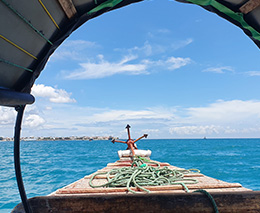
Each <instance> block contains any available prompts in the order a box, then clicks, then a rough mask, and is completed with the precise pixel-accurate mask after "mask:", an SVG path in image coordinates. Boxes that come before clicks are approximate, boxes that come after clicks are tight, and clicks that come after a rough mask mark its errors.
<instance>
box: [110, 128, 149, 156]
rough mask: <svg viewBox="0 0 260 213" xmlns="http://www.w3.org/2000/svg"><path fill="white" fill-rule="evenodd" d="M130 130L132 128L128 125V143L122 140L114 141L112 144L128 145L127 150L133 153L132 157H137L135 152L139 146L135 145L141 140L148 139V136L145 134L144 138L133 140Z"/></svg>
mask: <svg viewBox="0 0 260 213" xmlns="http://www.w3.org/2000/svg"><path fill="white" fill-rule="evenodd" d="M130 128H131V126H130V125H129V124H127V125H126V129H127V134H128V140H127V141H120V140H116V139H112V141H111V142H112V143H115V142H117V143H125V144H127V149H130V150H131V152H132V155H133V156H135V150H137V146H136V145H135V143H136V142H137V141H139V140H141V139H142V138H147V136H148V134H144V135H143V136H141V137H140V138H137V139H136V140H133V139H131V135H130Z"/></svg>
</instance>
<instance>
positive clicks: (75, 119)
mask: <svg viewBox="0 0 260 213" xmlns="http://www.w3.org/2000/svg"><path fill="white" fill-rule="evenodd" d="M259 56H260V54H259V49H258V48H257V46H256V45H255V44H254V43H253V42H252V41H251V40H250V39H249V38H248V37H247V36H246V35H245V34H244V33H243V32H242V30H241V29H239V28H238V27H236V26H234V25H232V24H231V23H229V22H228V21H226V20H224V19H222V18H220V17H218V16H217V15H215V14H213V13H210V12H208V11H206V10H204V9H202V8H200V7H198V6H195V5H190V4H183V3H179V2H175V1H169V0H154V1H151V0H150V1H144V2H141V3H136V4H132V5H130V6H127V7H125V8H121V9H118V10H115V11H112V12H109V13H106V14H103V15H102V16H100V17H97V18H95V19H93V20H90V21H88V22H87V23H85V24H84V25H83V26H82V27H81V28H79V29H78V30H77V31H75V32H74V33H73V34H72V35H71V36H70V37H69V38H68V39H67V40H66V41H65V42H64V43H63V44H62V45H61V46H60V47H59V48H58V49H57V51H56V52H55V53H54V54H53V55H52V56H51V58H50V59H49V62H48V63H47V65H46V67H45V69H44V70H43V72H42V73H41V75H40V77H39V78H38V79H37V80H36V82H35V86H34V87H33V90H32V93H33V94H34V96H35V97H36V102H35V104H33V105H32V106H28V107H27V108H26V113H25V117H24V121H23V131H22V135H23V136H71V135H79V136H83V135H86V136H94V135H113V136H118V137H123V138H124V137H126V131H125V129H124V128H125V126H126V124H130V125H131V126H132V132H133V133H132V134H133V137H138V136H139V135H140V134H143V133H148V134H149V138H202V137H204V136H206V137H208V138H210V137H214V138H215V137H220V138H221V137H260V121H259V118H260V93H259V91H260V84H259V81H260V69H259V67H260V66H259V65H260V60H259ZM0 115H1V116H0V127H1V130H2V131H1V134H0V136H1V135H2V136H12V135H13V125H14V119H15V118H14V115H15V113H14V111H13V109H9V108H5V107H1V108H0Z"/></svg>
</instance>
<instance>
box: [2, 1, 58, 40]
mask: <svg viewBox="0 0 260 213" xmlns="http://www.w3.org/2000/svg"><path fill="white" fill-rule="evenodd" d="M1 1H2V2H3V3H4V4H5V5H6V6H7V7H8V8H9V9H10V10H12V11H13V12H14V13H15V14H16V15H17V16H19V18H20V19H22V20H23V21H24V22H25V23H26V24H27V25H29V26H30V27H31V28H32V29H33V30H34V31H35V32H36V33H37V34H39V35H40V36H41V37H42V38H43V39H44V40H46V41H47V42H48V43H49V44H51V45H53V43H52V42H51V41H50V40H49V39H47V38H46V37H45V36H44V35H43V34H42V33H41V32H40V31H39V30H37V29H36V28H35V27H34V26H33V25H32V24H31V23H30V21H28V20H27V19H26V18H25V17H24V16H22V15H21V14H20V13H19V12H18V11H17V10H16V9H14V8H13V7H12V6H11V5H10V4H9V3H7V2H6V1H5V0H1Z"/></svg>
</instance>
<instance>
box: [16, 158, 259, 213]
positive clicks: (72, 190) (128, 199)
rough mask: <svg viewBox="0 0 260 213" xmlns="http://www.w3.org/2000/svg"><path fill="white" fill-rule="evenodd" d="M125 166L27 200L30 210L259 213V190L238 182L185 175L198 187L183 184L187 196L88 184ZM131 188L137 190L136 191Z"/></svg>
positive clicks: (123, 162) (177, 188)
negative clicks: (91, 179)
mask: <svg viewBox="0 0 260 213" xmlns="http://www.w3.org/2000/svg"><path fill="white" fill-rule="evenodd" d="M158 163H159V162H158ZM146 164H148V165H149V163H146ZM159 164H160V166H161V167H164V166H167V167H168V168H170V169H182V168H178V167H175V166H172V165H169V164H168V163H159ZM126 166H131V161H130V160H129V159H126V158H124V159H120V160H118V161H116V162H115V163H109V164H107V166H106V167H105V168H103V169H101V170H98V171H97V172H95V173H93V174H91V175H88V176H86V177H84V178H82V179H80V180H78V181H76V182H74V183H72V184H70V185H68V186H65V187H63V188H61V189H58V190H57V191H55V192H53V193H51V194H50V195H48V196H40V197H34V198H30V199H29V200H28V202H29V205H30V208H31V209H32V212H33V213H49V212H52V213H79V212H80V213H85V212H86V213H96V212H102V213H105V212H112V213H113V212H120V213H132V212H143V213H157V212H163V213H173V212H174V213H187V212H191V213H201V212H207V213H212V212H216V210H215V207H216V208H217V209H218V211H219V212H227V213H231V212H233V213H244V212H250V213H251V212H252V213H254V212H260V210H259V209H260V191H252V190H250V189H247V188H244V187H242V186H241V184H239V183H227V182H224V181H221V180H217V179H214V178H211V177H208V176H205V175H203V174H201V173H192V174H186V175H185V176H184V178H185V177H186V178H192V179H197V180H198V183H197V184H186V186H187V187H188V189H189V193H187V192H186V190H185V189H184V187H183V186H182V185H164V186H149V187H145V188H146V189H148V190H150V193H147V192H143V191H142V192H141V193H138V194H133V193H132V192H129V191H128V189H127V188H126V187H118V188H103V187H102V188H92V187H91V186H90V185H89V181H90V178H91V177H92V176H93V175H95V174H96V173H100V172H107V171H110V170H111V169H114V168H121V167H126ZM96 177H97V178H95V179H94V181H93V183H94V184H95V185H96V184H102V183H105V182H106V181H107V180H106V176H105V175H99V176H96ZM131 189H132V190H136V191H138V189H136V188H131ZM198 189H204V190H206V192H207V193H210V196H211V197H212V199H214V202H215V204H213V202H212V200H211V199H210V198H209V196H208V195H207V194H205V193H200V192H197V193H191V192H194V191H195V190H198ZM204 192H205V191H204ZM12 213H24V209H23V206H22V204H21V203H20V204H18V205H17V206H16V207H15V209H14V210H13V211H12Z"/></svg>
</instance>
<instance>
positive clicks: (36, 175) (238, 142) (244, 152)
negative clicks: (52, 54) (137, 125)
mask: <svg viewBox="0 0 260 213" xmlns="http://www.w3.org/2000/svg"><path fill="white" fill-rule="evenodd" d="M125 148H126V147H125V145H124V144H113V143H111V142H110V141H27V142H21V165H22V172H23V180H24V185H25V188H26V192H27V196H28V198H30V197H34V196H39V195H47V194H50V193H51V192H53V191H55V190H56V189H58V188H61V187H63V186H65V185H67V184H69V183H71V182H74V181H76V180H78V179H80V178H82V177H84V176H85V175H87V174H90V173H93V172H94V171H96V170H98V169H101V168H103V167H105V166H106V164H107V163H110V162H114V161H116V160H117V159H118V156H117V150H119V149H125ZM138 148H139V149H150V150H152V156H151V159H154V160H158V161H161V162H168V163H170V164H172V165H175V166H178V167H183V168H186V169H189V168H197V169H199V170H201V172H202V173H203V174H205V175H208V176H211V177H214V178H217V179H221V180H224V181H228V182H238V183H241V184H242V185H243V186H244V187H247V188H251V189H253V190H260V139H162V140H149V139H146V140H141V141H139V142H138ZM0 159H1V163H0V212H1V213H6V212H11V210H12V209H13V208H14V207H15V206H16V205H17V204H18V203H19V202H20V197H19V194H18V189H17V185H16V179H15V174H14V166H13V143H12V142H0Z"/></svg>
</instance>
